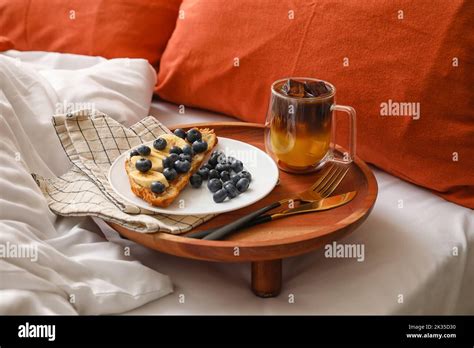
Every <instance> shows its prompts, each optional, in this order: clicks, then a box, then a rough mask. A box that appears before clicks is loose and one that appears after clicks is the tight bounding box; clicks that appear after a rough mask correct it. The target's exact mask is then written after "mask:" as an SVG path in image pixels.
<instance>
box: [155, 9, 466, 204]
mask: <svg viewBox="0 0 474 348" xmlns="http://www.w3.org/2000/svg"><path fill="white" fill-rule="evenodd" d="M181 10H182V11H183V14H184V19H183V20H178V21H177V26H176V28H175V31H174V32H173V35H172V37H171V39H170V40H169V42H168V46H167V48H166V50H165V52H164V54H163V57H162V60H161V67H160V71H159V75H158V86H157V93H158V94H159V95H160V96H161V97H162V98H164V99H166V100H169V101H172V102H175V103H179V104H186V105H190V106H196V107H200V108H205V109H210V110H214V111H218V112H222V113H226V114H230V115H234V116H237V117H239V118H241V119H243V120H246V121H251V122H264V120H265V113H266V110H267V106H268V98H269V91H270V85H271V83H272V82H273V81H274V80H276V79H279V78H283V77H288V76H308V77H317V78H321V79H324V80H327V81H329V82H331V83H333V84H334V85H335V86H336V88H337V90H338V92H337V99H338V102H339V103H341V104H345V105H351V106H353V107H354V108H355V109H356V110H357V117H358V120H357V127H358V155H359V156H360V157H361V158H363V159H364V160H366V161H368V162H370V163H373V164H375V165H376V166H378V167H380V168H382V169H384V170H385V171H387V172H389V173H392V174H394V175H397V176H399V177H401V178H403V179H405V180H408V181H410V182H413V183H415V184H418V185H421V186H424V187H427V188H430V189H432V190H433V191H434V192H435V193H437V194H439V195H441V196H443V197H444V198H446V199H448V200H451V201H453V202H456V203H458V204H461V205H464V206H467V207H471V208H474V109H473V106H474V105H473V104H472V101H473V100H474V89H473V88H472V83H473V81H474V76H473V69H472V65H473V64H474V61H473V56H472V51H471V50H472V47H474V31H473V30H472V18H474V6H472V3H471V1H469V0H465V1H462V0H453V1H447V2H433V1H431V0H420V1H412V0H402V1H393V2H387V1H382V2H378V1H368V2H367V1H359V0H348V1H339V2H337V1H330V0H320V1H313V2H309V1H308V2H306V1H305V2H294V1H290V0H282V1H274V0H259V1H253V0H229V1H217V0H214V1H212V0H208V1H200V2H198V1H194V0H184V1H183V3H182V5H181ZM394 102H395V104H394ZM408 102H409V103H417V104H411V105H413V106H414V108H413V110H412V117H408V116H385V115H384V114H385V111H386V110H385V109H386V108H387V107H390V110H391V112H388V114H389V115H390V114H391V115H393V114H394V113H396V111H395V106H394V105H398V106H402V104H397V103H408ZM418 103H419V104H418ZM416 105H418V106H419V107H420V115H419V116H420V117H419V119H415V118H417V116H416V114H415V113H414V112H413V111H415V110H416ZM402 111H403V110H402ZM405 111H406V110H405ZM341 130H342V133H345V131H346V129H345V127H343V126H341ZM344 135H345V134H339V133H338V140H339V139H341V140H342V139H343V138H344V139H345V137H344ZM338 142H342V141H338ZM343 144H344V143H343ZM401 198H402V197H401Z"/></svg>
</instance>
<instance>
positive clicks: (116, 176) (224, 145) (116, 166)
mask: <svg viewBox="0 0 474 348" xmlns="http://www.w3.org/2000/svg"><path fill="white" fill-rule="evenodd" d="M147 145H150V146H151V143H150V144H147ZM215 149H218V150H221V151H223V152H224V153H225V154H226V155H227V156H233V157H235V158H237V159H239V160H241V161H242V162H243V164H244V170H247V171H249V172H250V174H252V181H251V183H250V186H249V189H248V190H247V191H246V192H244V193H242V194H240V195H239V196H237V197H236V198H234V199H231V200H229V199H228V198H227V199H226V200H225V201H224V202H222V203H215V202H214V200H213V199H212V193H211V192H210V191H209V190H208V189H207V181H204V182H203V184H202V186H201V187H200V188H198V189H195V188H193V187H191V185H189V184H188V186H186V188H185V189H184V190H183V191H181V193H180V195H179V196H178V197H177V198H176V200H175V201H174V202H173V204H171V205H170V206H169V207H167V208H160V207H154V206H152V205H151V204H149V203H147V202H145V201H144V200H142V199H141V198H139V197H137V196H135V195H134V194H133V192H132V191H131V189H130V183H129V181H128V176H127V173H126V171H125V161H126V159H127V156H129V152H128V151H127V152H125V153H123V154H121V155H120V156H119V157H118V158H117V159H116V160H115V161H114V163H113V164H112V166H111V167H110V170H109V181H110V184H111V185H112V188H113V189H114V191H115V192H116V193H117V194H118V195H119V196H121V197H122V198H123V199H125V200H126V201H128V202H130V203H131V204H134V205H136V206H138V207H141V208H144V209H148V210H151V211H155V212H158V213H165V214H171V215H205V214H218V213H225V212H229V211H233V210H237V209H240V208H243V207H246V206H248V205H251V204H253V203H255V202H257V201H259V200H260V199H262V198H263V197H265V196H266V195H268V194H269V193H270V192H271V191H272V190H273V188H274V187H275V185H276V184H277V182H278V168H277V166H276V164H275V162H274V161H273V160H272V159H271V158H270V156H268V155H267V154H266V153H265V152H263V151H262V150H260V149H258V148H256V147H255V146H252V145H249V144H247V143H243V142H241V141H238V140H234V139H229V138H221V137H219V142H218V144H217V146H216V148H215ZM204 163H205V162H204Z"/></svg>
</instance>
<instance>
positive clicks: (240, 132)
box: [111, 122, 377, 297]
mask: <svg viewBox="0 0 474 348" xmlns="http://www.w3.org/2000/svg"><path fill="white" fill-rule="evenodd" d="M192 127H199V128H203V127H208V128H212V129H214V130H215V131H216V133H217V135H218V136H222V137H227V138H232V139H237V140H240V141H244V142H246V143H249V144H252V145H254V146H256V147H258V148H260V149H263V150H265V146H264V144H263V126H262V125H260V124H252V123H240V122H225V123H222V122H221V123H199V124H192V125H182V126H176V128H184V129H186V128H192ZM317 175H318V174H317V173H312V174H305V175H295V174H289V173H286V172H283V171H280V182H279V184H278V185H277V186H276V187H275V189H274V190H273V191H272V192H271V193H270V194H269V195H268V196H267V197H265V198H264V199H262V200H261V201H259V202H258V203H255V204H253V205H251V206H249V207H246V208H243V209H240V210H236V211H233V212H230V213H225V214H222V215H219V216H217V217H215V218H214V219H212V220H210V221H208V222H207V223H205V224H202V225H201V226H199V227H198V228H196V229H195V230H193V231H192V232H195V231H199V230H204V229H208V228H212V227H216V226H219V225H222V224H225V223H228V222H230V221H233V220H235V219H237V218H238V217H240V216H242V215H244V214H247V213H249V212H251V211H254V210H255V209H257V208H260V207H263V206H265V205H267V204H269V203H272V202H274V201H277V200H280V199H283V198H287V197H291V196H292V195H294V193H296V192H300V191H303V190H304V189H306V188H308V187H309V186H311V185H312V184H313V183H314V181H315V180H316V179H315V178H316V177H317ZM354 190H357V196H356V197H355V198H354V199H353V200H352V201H351V202H350V203H348V204H346V205H344V206H341V207H339V208H336V209H333V210H328V211H323V212H318V213H310V214H303V215H296V216H292V217H287V218H284V219H281V220H276V221H273V222H269V223H266V224H262V225H257V226H254V227H251V228H248V229H245V230H242V231H240V232H238V233H235V234H233V235H232V236H229V237H228V238H227V239H226V240H224V241H208V240H200V239H193V238H186V234H182V235H172V234H168V233H162V232H159V233H139V232H134V231H131V230H128V229H126V228H124V227H121V226H118V225H116V224H111V225H112V227H113V228H114V229H116V230H117V231H118V232H119V233H120V234H121V235H122V236H124V237H126V238H128V239H130V240H133V241H135V242H137V243H139V244H142V245H145V246H147V247H149V248H152V249H156V250H159V251H162V252H165V253H168V254H172V255H176V256H181V257H186V258H192V259H199V260H206V261H216V262H251V263H252V268H251V269H252V290H253V291H254V292H255V293H256V294H257V295H258V296H262V297H270V296H276V295H277V294H278V293H279V292H280V289H281V260H282V259H284V258H287V257H290V256H295V255H300V254H303V253H307V252H309V251H312V250H314V249H316V248H318V247H320V246H323V245H325V244H327V243H331V242H333V241H335V240H338V239H340V238H342V237H344V236H345V235H347V234H348V233H349V232H351V231H353V230H354V229H355V228H357V227H358V226H359V225H360V224H361V223H362V222H364V220H365V219H366V218H367V216H368V214H369V213H370V211H371V210H372V207H373V206H374V204H375V200H376V197H377V182H376V180H375V177H374V175H373V173H372V171H371V170H370V169H369V168H368V166H367V165H366V164H365V163H364V162H363V161H362V160H361V159H359V158H356V159H355V161H354V162H352V164H351V165H350V169H349V172H348V173H347V175H346V177H345V178H344V180H343V181H342V182H341V184H340V185H339V187H338V188H337V189H336V191H334V193H333V194H339V193H344V192H347V191H354Z"/></svg>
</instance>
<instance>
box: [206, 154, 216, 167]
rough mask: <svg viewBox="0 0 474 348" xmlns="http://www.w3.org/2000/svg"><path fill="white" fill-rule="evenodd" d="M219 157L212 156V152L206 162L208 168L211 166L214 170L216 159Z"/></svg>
mask: <svg viewBox="0 0 474 348" xmlns="http://www.w3.org/2000/svg"><path fill="white" fill-rule="evenodd" d="M218 157H219V155H216V154H214V152H213V153H212V155H211V157H209V161H208V162H207V163H208V164H209V165H210V166H212V168H214V167H215V166H216V164H217V162H218V161H217V159H218Z"/></svg>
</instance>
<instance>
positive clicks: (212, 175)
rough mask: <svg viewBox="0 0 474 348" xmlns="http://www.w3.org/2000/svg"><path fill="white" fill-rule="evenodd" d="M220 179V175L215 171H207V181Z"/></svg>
mask: <svg viewBox="0 0 474 348" xmlns="http://www.w3.org/2000/svg"><path fill="white" fill-rule="evenodd" d="M220 177H221V175H220V174H219V172H218V171H217V170H215V169H211V170H210V171H209V179H219V178H220Z"/></svg>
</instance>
